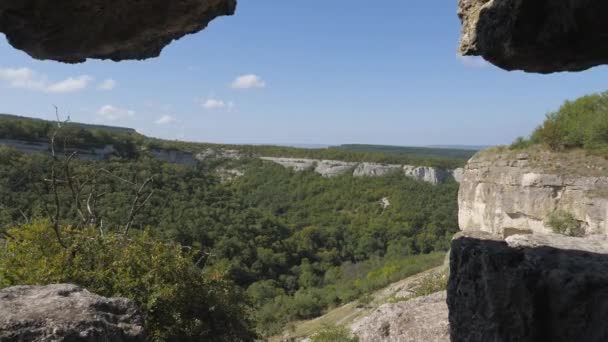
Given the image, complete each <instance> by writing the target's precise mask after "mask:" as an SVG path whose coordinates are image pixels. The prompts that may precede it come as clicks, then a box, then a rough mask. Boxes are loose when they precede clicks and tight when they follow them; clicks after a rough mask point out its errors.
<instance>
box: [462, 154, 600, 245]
mask: <svg viewBox="0 0 608 342" xmlns="http://www.w3.org/2000/svg"><path fill="white" fill-rule="evenodd" d="M458 205H459V213H458V219H459V225H460V229H461V230H464V231H477V230H479V231H486V232H490V233H494V234H498V235H503V233H504V231H505V229H519V230H530V231H532V232H534V233H549V232H551V231H552V229H551V227H549V226H548V224H547V218H548V217H549V216H550V215H551V214H552V213H553V212H555V211H558V210H559V211H562V212H567V213H569V214H571V215H572V216H573V217H574V218H575V219H576V220H577V221H578V222H579V223H580V225H581V228H582V229H583V230H584V232H585V234H586V235H592V234H604V235H606V234H608V163H607V162H606V161H605V160H602V159H601V158H595V157H589V156H584V155H580V154H577V153H550V152H539V151H533V152H530V153H519V152H514V151H508V150H505V151H484V152H482V153H479V154H477V155H476V156H474V157H473V158H472V159H471V160H470V161H469V163H468V164H467V166H466V168H465V172H464V175H463V179H462V181H461V183H460V191H459V194H458Z"/></svg>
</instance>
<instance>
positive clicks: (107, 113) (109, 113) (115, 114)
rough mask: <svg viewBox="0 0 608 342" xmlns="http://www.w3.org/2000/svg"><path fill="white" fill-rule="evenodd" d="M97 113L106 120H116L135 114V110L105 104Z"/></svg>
mask: <svg viewBox="0 0 608 342" xmlns="http://www.w3.org/2000/svg"><path fill="white" fill-rule="evenodd" d="M97 114H98V115H99V116H100V117H101V118H102V119H104V120H106V121H116V120H120V119H125V118H130V117H133V116H135V111H132V110H129V109H123V108H118V107H114V106H112V105H105V106H103V107H101V108H100V109H99V110H98V111H97Z"/></svg>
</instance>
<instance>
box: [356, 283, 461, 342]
mask: <svg viewBox="0 0 608 342" xmlns="http://www.w3.org/2000/svg"><path fill="white" fill-rule="evenodd" d="M351 330H352V331H353V333H355V334H356V335H357V336H358V337H359V340H360V341H361V342H384V341H385V342H392V341H399V342H422V341H424V342H448V341H450V335H449V323H448V307H447V304H446V292H445V291H443V292H438V293H434V294H432V295H429V296H426V297H419V298H414V299H411V300H408V301H406V302H399V303H394V304H384V305H382V306H381V307H379V308H378V309H377V310H376V311H375V312H373V313H372V314H370V315H369V316H365V317H363V318H362V319H360V320H358V321H356V322H354V323H353V324H352V325H351Z"/></svg>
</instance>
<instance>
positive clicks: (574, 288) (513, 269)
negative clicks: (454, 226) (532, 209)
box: [447, 232, 608, 342]
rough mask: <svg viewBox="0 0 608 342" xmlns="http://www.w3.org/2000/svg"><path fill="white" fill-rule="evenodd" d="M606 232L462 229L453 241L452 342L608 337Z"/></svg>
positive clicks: (588, 340) (587, 340)
mask: <svg viewBox="0 0 608 342" xmlns="http://www.w3.org/2000/svg"><path fill="white" fill-rule="evenodd" d="M606 252H608V243H606V240H605V238H603V237H601V238H598V239H596V238H568V237H564V236H559V235H542V236H539V235H538V234H535V235H514V236H510V237H509V238H507V240H506V241H503V240H502V239H501V238H499V237H497V236H495V235H492V234H489V233H485V232H463V233H460V234H458V235H457V236H456V237H455V238H454V240H453V241H452V249H451V259H450V271H451V272H450V279H449V284H448V297H447V298H448V299H447V302H448V307H449V322H450V333H451V341H452V342H460V341H463V342H464V341H466V342H476V341H479V342H485V341H497V342H500V341H520V342H528V341H530V342H532V341H552V342H560V341H564V342H565V341H585V342H594V341H598V342H599V341H608V325H606V323H605V322H606V317H608V255H606V254H604V253H606Z"/></svg>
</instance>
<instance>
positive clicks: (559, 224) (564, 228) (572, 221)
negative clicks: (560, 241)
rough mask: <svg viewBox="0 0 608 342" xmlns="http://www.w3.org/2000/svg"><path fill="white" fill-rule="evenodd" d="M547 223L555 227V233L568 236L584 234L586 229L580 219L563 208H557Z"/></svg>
mask: <svg viewBox="0 0 608 342" xmlns="http://www.w3.org/2000/svg"><path fill="white" fill-rule="evenodd" d="M547 225H548V226H549V227H551V228H552V229H553V231H554V232H555V233H558V234H562V235H567V236H582V235H583V234H584V231H583V229H582V227H581V224H580V222H579V221H577V220H576V218H575V217H574V216H573V215H572V214H570V213H569V212H566V211H563V210H557V211H555V212H553V213H552V214H551V215H549V217H548V219H547Z"/></svg>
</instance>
